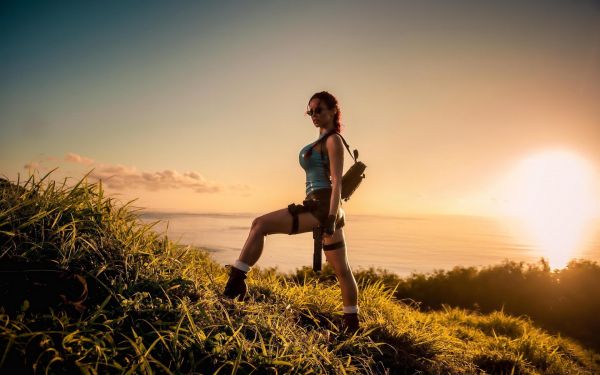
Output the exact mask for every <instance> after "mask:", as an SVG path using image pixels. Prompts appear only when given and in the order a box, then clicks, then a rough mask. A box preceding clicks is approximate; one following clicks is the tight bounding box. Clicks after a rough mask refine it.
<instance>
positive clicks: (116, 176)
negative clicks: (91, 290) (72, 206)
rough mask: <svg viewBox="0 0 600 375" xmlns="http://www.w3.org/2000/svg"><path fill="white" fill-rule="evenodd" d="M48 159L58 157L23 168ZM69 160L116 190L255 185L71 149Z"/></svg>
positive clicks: (234, 189) (241, 188) (211, 189)
mask: <svg viewBox="0 0 600 375" xmlns="http://www.w3.org/2000/svg"><path fill="white" fill-rule="evenodd" d="M46 160H58V159H57V158H54V157H48V158H45V159H43V160H41V161H39V162H36V161H33V162H29V163H27V164H25V166H24V168H26V169H29V168H37V169H42V170H44V169H49V168H48V167H45V166H43V165H42V164H43V163H44V161H46ZM63 160H64V161H66V162H70V163H75V164H81V165H84V166H88V167H93V169H92V170H91V172H90V173H89V175H88V179H89V180H90V181H93V182H97V181H99V180H101V181H102V184H103V185H104V186H105V187H107V188H111V189H114V190H126V189H139V188H143V189H147V190H150V191H159V190H168V189H173V190H177V189H191V190H193V191H194V192H196V193H199V194H204V193H219V192H224V191H226V190H227V191H231V192H238V193H242V194H243V195H244V196H248V195H249V194H250V192H251V191H252V188H251V187H250V186H249V185H247V184H239V183H238V184H229V185H226V184H223V183H219V182H215V181H208V180H207V179H206V178H204V176H202V174H200V173H198V172H196V171H188V172H183V173H180V172H178V171H177V170H174V169H165V170H162V171H141V170H138V169H137V168H136V167H134V166H127V165H123V164H106V163H97V162H96V161H94V160H93V159H90V158H87V157H84V156H81V155H78V154H76V153H73V152H69V153H68V154H67V155H66V156H65V157H64V159H63Z"/></svg>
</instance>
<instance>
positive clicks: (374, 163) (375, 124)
mask: <svg viewBox="0 0 600 375" xmlns="http://www.w3.org/2000/svg"><path fill="white" fill-rule="evenodd" d="M219 4H221V5H219ZM163 7H166V8H163ZM145 8H146V7H145ZM103 12H108V10H103V9H88V8H85V7H84V6H81V7H79V8H71V9H68V10H66V9H65V10H64V12H55V10H52V11H51V10H50V9H42V8H41V6H40V9H34V8H33V9H28V10H25V9H14V10H12V9H9V10H4V11H3V13H2V15H1V16H2V21H5V22H2V23H3V24H5V25H9V26H10V25H13V26H14V27H12V26H11V27H8V30H9V32H6V33H2V37H0V38H2V42H3V43H0V45H1V46H2V47H0V48H2V52H3V55H5V56H12V58H11V59H10V60H6V61H7V62H5V63H4V65H5V66H4V67H5V69H1V70H0V74H1V76H0V79H1V80H2V82H4V84H3V87H4V88H3V90H2V91H1V93H0V121H1V123H2V128H1V130H0V132H1V133H0V156H1V158H0V173H2V174H3V175H5V176H8V177H10V178H12V179H16V176H17V173H20V174H21V175H22V176H23V175H27V174H28V173H29V171H30V170H34V169H35V170H38V171H39V172H40V173H41V174H44V173H45V172H47V171H48V170H49V169H51V168H54V167H56V166H59V170H58V171H56V172H54V175H55V176H56V178H59V177H60V176H69V177H71V178H72V179H73V180H76V179H77V178H78V177H80V176H81V175H82V174H83V173H84V172H87V171H89V170H90V169H92V168H94V173H93V174H92V176H95V177H96V178H102V179H104V180H105V187H106V188H107V190H108V191H109V192H110V193H111V194H118V195H120V196H122V197H123V200H124V201H126V200H129V199H133V198H138V197H139V201H138V204H139V205H141V206H144V207H148V208H150V209H160V210H179V211H199V212H268V211H271V210H276V209H280V208H285V207H286V206H287V205H288V204H289V203H291V202H296V203H299V202H301V201H302V199H303V198H304V182H305V175H304V171H303V170H302V169H301V167H300V165H299V164H298V152H299V151H300V149H301V148H302V147H303V146H304V145H306V144H308V143H309V142H311V141H312V140H314V139H316V137H317V133H316V131H315V130H314V129H313V125H312V123H311V121H310V119H309V118H308V117H307V116H304V115H303V113H304V110H305V107H306V104H307V102H308V99H309V98H310V96H311V95H312V94H313V93H314V92H316V91H321V90H328V91H330V92H332V93H333V94H334V95H336V96H337V98H338V99H339V101H340V105H341V111H342V122H343V123H344V124H345V126H346V128H345V132H344V133H343V134H344V135H345V137H346V139H347V141H348V142H349V143H350V145H351V146H352V147H353V148H358V149H359V151H360V155H361V160H362V161H364V162H365V163H366V164H367V166H368V167H367V171H366V175H367V179H366V180H365V182H364V183H363V185H362V186H361V187H360V188H359V190H358V191H357V192H356V195H355V196H353V198H352V199H351V200H350V201H349V202H347V203H344V206H345V208H346V210H347V212H348V213H349V214H352V213H357V214H359V213H368V214H387V215H402V214H406V213H421V212H423V213H459V214H473V215H502V214H505V213H506V212H507V211H506V209H507V205H508V206H509V207H510V205H511V204H513V205H514V204H515V202H519V203H518V204H519V205H520V207H521V208H519V209H521V210H524V212H522V213H524V214H525V215H528V214H529V213H531V212H537V208H536V207H530V208H527V209H526V208H524V207H529V206H527V204H529V203H531V204H536V203H535V202H534V201H529V200H527V199H526V200H525V201H519V199H521V198H522V196H518V194H517V193H515V194H517V196H513V197H508V198H507V196H506V191H505V190H502V189H500V188H499V187H498V186H499V185H498V184H499V182H498V181H502V180H503V179H505V178H509V177H508V176H513V173H515V172H514V171H515V170H516V169H518V168H520V167H519V166H522V165H524V164H523V163H525V164H527V163H528V162H527V161H526V160H529V159H528V158H530V157H531V156H532V155H544V153H545V152H550V151H552V150H556V149H564V150H569V151H570V152H572V153H573V154H574V155H577V158H578V159H580V160H581V162H577V163H576V164H574V165H575V166H580V167H581V168H583V165H585V166H586V167H585V168H586V172H583V171H580V172H577V171H578V169H577V168H579V167H576V168H572V167H573V166H570V165H567V166H566V167H565V166H563V165H562V164H561V163H563V162H565V163H566V160H567V159H558V160H554V161H553V159H551V158H550V159H547V160H546V159H542V161H540V163H541V164H542V165H543V167H544V168H550V169H551V168H554V166H555V167H556V168H558V169H557V172H558V173H566V175H565V176H566V180H569V179H571V180H572V181H571V182H570V184H567V185H565V186H564V187H560V189H562V190H559V191H549V192H548V195H547V196H544V195H542V197H543V198H544V199H549V200H551V201H553V200H554V199H555V198H558V199H560V200H563V201H571V200H572V202H574V205H575V206H574V207H579V208H577V210H579V211H577V212H579V213H581V212H583V211H584V210H586V209H585V208H584V206H585V207H587V206H589V207H597V204H598V199H599V198H598V197H600V190H599V189H598V188H597V178H598V173H597V172H598V170H599V166H600V154H599V153H598V150H600V112H599V110H598V108H599V106H598V103H600V70H599V69H598V67H599V66H600V47H599V46H600V26H599V25H600V11H599V10H598V7H597V6H596V5H593V4H592V3H589V4H588V3H577V4H575V3H572V4H571V3H569V4H566V3H565V4H558V3H556V4H554V3H552V4H550V3H549V4H548V5H547V6H545V7H544V8H543V9H540V7H539V6H535V4H533V3H531V4H530V3H529V2H518V3H516V2H515V3H511V2H502V3H501V4H497V5H490V4H486V5H483V4H479V5H476V4H468V3H467V2H464V3H463V2H458V3H454V5H453V6H449V5H446V4H445V3H444V2H439V3H438V4H437V5H434V4H433V3H432V4H427V5H423V4H421V5H414V4H403V3H398V2H388V3H385V2H384V3H381V4H378V5H377V6H372V5H370V4H366V3H348V4H347V5H342V4H340V3H330V2H318V3H315V4H304V3H303V4H302V5H301V6H300V5H285V6H284V5H283V4H278V3H272V4H270V3H266V2H265V3H261V5H253V6H249V5H244V4H236V5H235V6H233V5H231V4H226V3H215V4H211V5H205V6H200V5H195V6H191V5H186V8H185V9H184V8H170V7H168V6H167V5H160V6H159V5H156V4H154V5H149V6H148V7H147V8H146V9H143V10H141V9H120V11H119V12H116V11H115V12H109V13H107V14H104V13H103ZM50 13H52V14H54V15H56V16H55V17H48V14H50ZM57 14H61V15H62V16H57ZM332 15H335V16H332ZM61 17H62V18H61ZM107 20H108V21H107ZM157 20H158V21H157ZM17 25H18V27H17ZM345 157H346V159H345V168H344V169H345V170H346V169H347V168H348V166H349V163H350V162H351V160H350V158H349V155H348V154H347V153H345ZM534 164H535V163H534ZM535 171H537V170H536V169H535V168H533V169H531V168H530V169H527V168H525V172H524V173H525V175H526V176H524V177H521V179H522V181H521V182H519V183H517V184H516V185H515V186H514V188H515V189H517V190H518V189H525V190H524V191H525V194H529V193H530V192H531V191H533V189H536V188H538V187H539V186H538V185H536V184H537V182H536V181H537V180H535V178H537V177H536V176H537V175H536V174H535V173H534V172H535ZM528 173H531V175H530V176H529V177H527V175H528ZM111 176H112V177H111ZM580 189H584V190H585V195H584V194H582V193H581V190H580ZM519 194H520V193H519ZM544 194H545V193H544ZM519 197H521V198H519ZM509 201H511V203H509ZM566 206H569V205H566ZM569 207H573V206H572V205H571V206H569ZM512 212H513V213H514V211H512ZM590 212H591V214H597V211H594V210H591V211H590ZM586 214H587V211H586ZM532 215H533V217H534V218H535V215H537V214H532ZM577 215H579V214H577ZM530 221H531V222H533V221H535V220H534V219H530ZM564 241H567V239H564Z"/></svg>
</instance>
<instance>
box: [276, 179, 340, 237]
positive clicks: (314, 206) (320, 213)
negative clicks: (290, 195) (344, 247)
mask: <svg viewBox="0 0 600 375" xmlns="http://www.w3.org/2000/svg"><path fill="white" fill-rule="evenodd" d="M330 203H331V189H328V188H325V189H318V190H315V191H313V192H312V193H309V194H308V195H307V196H306V198H305V199H304V201H303V202H302V204H295V203H292V204H290V205H288V211H289V212H290V214H292V218H293V221H292V230H291V231H290V233H289V234H296V233H298V214H299V213H301V212H310V213H312V214H313V215H314V216H315V217H316V218H317V220H319V223H320V224H321V225H322V226H325V224H326V222H327V217H328V216H329V205H330ZM341 206H342V201H341V200H340V209H339V210H338V214H337V217H336V218H335V223H336V224H335V227H336V229H338V228H341V227H343V226H344V224H345V220H344V216H345V213H344V209H343V208H342V207H341Z"/></svg>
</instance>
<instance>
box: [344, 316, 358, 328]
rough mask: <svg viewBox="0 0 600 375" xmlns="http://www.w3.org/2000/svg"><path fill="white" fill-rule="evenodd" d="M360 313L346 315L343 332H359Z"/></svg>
mask: <svg viewBox="0 0 600 375" xmlns="http://www.w3.org/2000/svg"><path fill="white" fill-rule="evenodd" d="M358 326H359V324H358V313H344V324H343V325H342V330H347V332H355V331H356V330H358Z"/></svg>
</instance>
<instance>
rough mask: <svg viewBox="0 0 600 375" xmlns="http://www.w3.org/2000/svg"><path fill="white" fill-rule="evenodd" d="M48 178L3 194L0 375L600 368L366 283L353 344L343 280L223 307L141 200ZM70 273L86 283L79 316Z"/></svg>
mask: <svg viewBox="0 0 600 375" xmlns="http://www.w3.org/2000/svg"><path fill="white" fill-rule="evenodd" d="M49 174H50V173H49ZM49 174H47V175H45V176H43V177H42V178H41V179H39V180H38V181H36V180H35V177H34V176H31V177H29V179H28V180H27V181H25V182H24V183H23V184H21V182H20V181H17V182H16V183H15V184H11V183H8V182H7V181H4V183H2V184H0V297H1V298H0V301H2V302H1V304H2V306H1V307H0V372H2V373H36V374H37V373H83V374H96V373H142V374H152V373H167V374H181V373H202V374H209V373H210V374H212V373H215V374H248V373H257V374H279V373H298V374H309V373H318V374H320V373H328V374H348V373H361V374H371V373H373V374H374V373H390V374H414V373H421V374H423V373H426V374H465V373H466V374H480V373H494V374H500V373H505V374H541V373H543V374H573V373H590V374H591V373H594V372H596V373H597V372H598V371H599V368H598V366H597V363H598V362H597V361H598V357H597V355H596V354H595V353H594V352H592V351H589V350H586V349H585V348H583V347H581V346H579V345H577V344H576V343H574V342H572V341H571V340H569V339H567V338H563V337H559V336H554V335H551V334H548V333H546V332H545V331H543V330H541V329H539V328H536V327H534V326H533V325H532V324H531V322H530V321H529V320H528V319H527V318H524V317H512V316H509V315H506V314H504V313H503V312H493V313H490V314H479V313H473V312H468V311H466V310H462V309H456V308H445V309H443V310H440V311H433V312H422V311H419V310H418V309H417V308H415V306H412V305H410V304H407V303H404V302H401V301H398V300H397V299H396V298H395V297H394V290H391V289H390V288H388V287H387V286H386V285H385V284H384V283H383V282H381V281H380V280H375V281H360V280H359V288H360V293H359V305H360V307H361V325H362V327H361V329H360V330H359V331H358V332H357V333H355V334H352V335H351V334H348V333H346V332H341V331H340V326H341V321H342V313H341V311H342V302H341V296H340V291H339V287H338V286H337V285H336V284H334V283H330V282H321V281H319V280H318V279H315V278H305V279H303V280H296V281H290V279H289V278H287V277H285V275H283V274H280V273H278V272H277V271H276V269H273V268H261V267H258V266H257V267H254V268H253V270H252V271H251V272H250V273H249V278H248V284H249V298H248V299H247V300H246V301H239V300H234V301H232V300H229V299H226V298H224V297H222V296H221V291H222V290H223V287H224V285H225V282H226V280H227V274H226V269H225V268H224V267H222V266H220V265H219V264H217V263H216V262H215V261H214V260H213V259H212V258H211V257H210V255H209V253H208V252H207V251H205V250H203V249H199V248H194V247H191V246H185V245H180V244H178V243H174V242H172V241H170V240H169V239H168V235H167V234H158V233H156V232H155V231H154V230H152V227H153V226H154V225H155V224H156V223H158V222H154V223H149V224H145V223H143V222H142V221H141V220H140V219H139V218H138V216H137V214H136V212H137V211H138V210H136V209H134V208H133V207H132V206H131V203H132V202H133V201H130V202H127V203H126V204H124V205H119V204H117V203H116V202H115V200H114V199H113V198H111V197H106V196H105V195H104V192H103V189H102V184H101V183H95V184H90V183H88V182H87V175H86V176H84V177H83V178H82V179H81V180H80V181H78V182H77V183H76V184H74V185H73V186H66V180H65V183H63V184H62V185H58V184H56V183H55V182H54V181H46V179H47V178H48V176H49ZM1 182H2V181H0V183H1ZM326 267H327V265H326ZM15 270H19V272H14V271H15ZM74 275H80V276H82V277H83V278H84V280H85V282H86V286H87V291H88V293H87V296H86V297H85V298H84V300H83V302H82V304H83V308H82V307H81V304H79V305H78V304H77V301H76V300H77V298H76V296H77V295H79V292H80V291H79V290H77V287H78V286H81V285H80V283H79V284H78V283H77V279H76V278H74V277H73V276H74ZM80 302H81V301H80ZM77 307H79V309H78V308H77Z"/></svg>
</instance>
